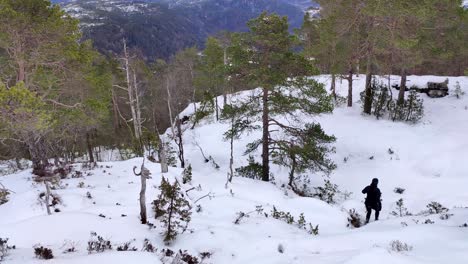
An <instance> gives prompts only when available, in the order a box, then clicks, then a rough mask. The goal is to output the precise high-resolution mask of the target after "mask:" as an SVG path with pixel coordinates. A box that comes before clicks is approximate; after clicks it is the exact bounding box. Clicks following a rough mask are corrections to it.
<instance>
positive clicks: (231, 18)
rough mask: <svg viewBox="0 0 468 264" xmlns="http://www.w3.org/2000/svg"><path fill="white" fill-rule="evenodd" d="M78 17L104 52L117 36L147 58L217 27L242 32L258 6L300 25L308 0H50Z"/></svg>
mask: <svg viewBox="0 0 468 264" xmlns="http://www.w3.org/2000/svg"><path fill="white" fill-rule="evenodd" d="M54 2H56V3H60V4H61V5H62V6H63V8H64V9H65V10H66V11H67V12H68V13H69V14H70V15H71V16H73V17H76V18H78V19H80V21H81V27H82V30H83V33H84V35H85V37H87V38H91V39H92V40H93V41H94V43H95V46H96V47H97V48H98V49H99V50H101V51H103V52H120V51H121V47H122V44H121V40H122V39H123V38H126V39H127V40H128V42H129V46H130V47H136V48H138V49H140V50H141V51H142V52H143V54H144V55H145V56H146V58H147V59H149V60H154V59H156V58H168V57H170V56H171V55H173V54H174V53H175V52H177V51H178V50H180V49H183V48H185V47H189V46H193V45H197V46H199V47H201V46H202V45H203V43H204V40H205V39H206V37H207V36H209V35H211V34H214V33H216V32H218V31H221V30H229V31H245V30H246V29H247V27H246V22H247V21H248V20H250V19H252V18H254V17H256V16H258V15H259V14H260V13H261V12H263V11H268V12H274V13H278V14H280V15H285V16H288V18H289V21H290V25H291V28H297V27H300V26H301V25H302V21H303V17H304V12H305V10H306V9H307V8H308V7H309V6H312V5H314V4H313V3H312V2H311V1H309V0H54Z"/></svg>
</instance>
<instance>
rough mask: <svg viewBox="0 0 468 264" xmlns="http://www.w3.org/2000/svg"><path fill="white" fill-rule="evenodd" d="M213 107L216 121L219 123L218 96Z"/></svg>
mask: <svg viewBox="0 0 468 264" xmlns="http://www.w3.org/2000/svg"><path fill="white" fill-rule="evenodd" d="M215 107H216V121H219V106H218V96H215Z"/></svg>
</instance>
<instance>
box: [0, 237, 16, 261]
mask: <svg viewBox="0 0 468 264" xmlns="http://www.w3.org/2000/svg"><path fill="white" fill-rule="evenodd" d="M12 249H15V246H10V245H8V238H5V239H4V238H1V237H0V262H2V260H4V259H5V258H6V256H8V251H10V250H12Z"/></svg>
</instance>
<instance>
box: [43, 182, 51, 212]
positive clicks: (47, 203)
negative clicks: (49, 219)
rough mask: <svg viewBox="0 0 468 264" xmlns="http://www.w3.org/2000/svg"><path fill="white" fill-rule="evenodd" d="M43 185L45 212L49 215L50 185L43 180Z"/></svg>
mask: <svg viewBox="0 0 468 264" xmlns="http://www.w3.org/2000/svg"><path fill="white" fill-rule="evenodd" d="M44 185H45V187H46V195H45V203H46V208H47V214H48V215H51V214H52V213H51V212H50V199H49V197H50V186H49V182H48V181H44Z"/></svg>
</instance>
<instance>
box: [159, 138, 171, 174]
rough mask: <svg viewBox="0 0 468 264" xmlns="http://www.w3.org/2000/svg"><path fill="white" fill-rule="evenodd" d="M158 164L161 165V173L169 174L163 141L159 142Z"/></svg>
mask: <svg viewBox="0 0 468 264" xmlns="http://www.w3.org/2000/svg"><path fill="white" fill-rule="evenodd" d="M158 152H159V162H160V163H161V173H167V172H169V166H168V164H167V153H166V147H165V146H164V141H163V140H162V139H160V140H159V151H158Z"/></svg>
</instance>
